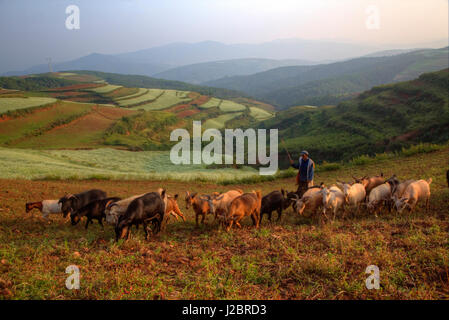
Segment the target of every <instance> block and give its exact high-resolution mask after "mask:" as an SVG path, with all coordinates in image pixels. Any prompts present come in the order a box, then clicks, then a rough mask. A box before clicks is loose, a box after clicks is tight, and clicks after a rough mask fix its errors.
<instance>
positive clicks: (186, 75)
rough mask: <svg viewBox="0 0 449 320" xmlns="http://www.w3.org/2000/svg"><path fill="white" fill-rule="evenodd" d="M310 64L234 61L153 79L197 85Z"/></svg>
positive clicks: (201, 65)
mask: <svg viewBox="0 0 449 320" xmlns="http://www.w3.org/2000/svg"><path fill="white" fill-rule="evenodd" d="M311 64H315V63H312V62H310V61H306V60H273V59H250V58H248V59H234V60H222V61H212V62H204V63H197V64H191V65H187V66H181V67H177V68H173V69H170V70H167V71H163V72H161V73H157V74H155V75H154V77H156V78H161V79H167V80H178V81H184V82H189V83H194V84H199V83H202V82H207V81H213V80H217V79H220V78H223V77H231V76H237V75H250V74H253V73H258V72H263V71H266V70H269V69H274V68H278V67H284V66H295V65H311Z"/></svg>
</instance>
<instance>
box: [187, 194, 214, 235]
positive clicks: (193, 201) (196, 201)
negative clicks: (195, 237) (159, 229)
mask: <svg viewBox="0 0 449 320" xmlns="http://www.w3.org/2000/svg"><path fill="white" fill-rule="evenodd" d="M185 201H186V209H189V208H190V206H192V208H193V211H194V212H195V223H196V226H197V227H198V216H202V219H201V223H202V224H204V219H205V218H206V215H207V214H213V212H214V209H213V205H212V202H210V201H207V200H204V199H201V197H199V196H198V193H196V192H195V193H192V194H190V192H189V191H186V197H185Z"/></svg>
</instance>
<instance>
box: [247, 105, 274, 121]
mask: <svg viewBox="0 0 449 320" xmlns="http://www.w3.org/2000/svg"><path fill="white" fill-rule="evenodd" d="M249 111H250V113H249V114H250V116H251V117H253V118H254V119H256V120H258V121H263V120H267V119H270V118H271V117H273V114H272V113H270V112H268V111H265V110H263V109H261V108H257V107H249Z"/></svg>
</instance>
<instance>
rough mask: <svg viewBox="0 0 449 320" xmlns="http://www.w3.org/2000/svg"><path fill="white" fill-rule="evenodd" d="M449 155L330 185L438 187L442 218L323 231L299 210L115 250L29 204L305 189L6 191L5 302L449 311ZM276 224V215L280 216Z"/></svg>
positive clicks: (371, 170) (374, 167) (324, 176)
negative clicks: (251, 303) (420, 306)
mask: <svg viewBox="0 0 449 320" xmlns="http://www.w3.org/2000/svg"><path fill="white" fill-rule="evenodd" d="M448 163H449V155H448V150H447V149H445V150H442V151H437V152H433V153H429V154H424V155H423V154H418V155H416V156H413V157H408V158H401V159H389V160H385V161H378V162H376V163H370V164H367V165H366V166H356V167H354V168H353V169H351V168H348V167H344V168H343V169H340V170H336V171H329V172H323V173H320V176H319V177H316V181H317V182H320V181H324V182H326V183H328V184H330V183H332V182H334V181H335V180H336V179H337V178H341V179H343V180H349V179H350V177H351V175H352V174H354V175H361V174H362V173H366V174H377V173H378V172H379V171H383V172H384V174H385V175H386V176H387V175H390V174H392V173H396V174H397V175H398V176H399V177H400V178H401V179H407V178H427V177H432V178H433V180H434V182H433V183H432V185H431V190H432V197H431V211H430V212H429V213H426V212H425V211H424V209H422V207H421V208H420V209H419V210H418V211H417V212H415V213H414V214H413V215H403V216H397V215H392V214H384V215H382V216H380V217H379V218H375V217H373V216H369V215H367V214H365V213H364V214H362V215H361V216H359V217H356V218H354V219H347V220H345V221H342V220H341V218H340V219H338V220H337V221H336V222H334V223H327V224H324V225H321V226H320V225H318V223H317V221H316V220H315V219H309V218H305V217H299V216H296V215H295V214H293V212H292V211H291V209H288V210H287V211H286V212H284V215H283V219H282V222H280V223H272V224H270V223H268V222H267V221H266V220H265V219H264V221H263V223H262V227H261V229H260V230H255V229H254V228H253V227H252V225H251V223H250V219H245V220H244V226H243V229H241V230H239V229H233V230H232V231H231V232H229V233H226V232H224V231H222V230H221V229H220V228H218V227H217V226H216V225H215V224H214V223H212V217H208V224H207V225H206V226H204V227H201V228H198V229H197V228H195V224H194V216H193V212H192V211H191V210H185V205H184V203H183V202H182V201H180V207H181V210H182V211H183V212H184V213H186V215H187V222H185V223H183V222H173V221H172V223H170V224H169V225H168V226H167V229H166V231H165V232H164V233H162V234H161V235H160V236H158V237H155V238H154V239H152V240H151V241H145V240H144V238H143V232H142V230H141V229H140V230H138V231H135V229H133V234H132V236H131V239H130V240H128V241H127V242H126V243H118V244H116V243H114V241H113V240H112V239H113V229H112V228H111V227H110V226H105V228H104V230H103V229H102V228H101V227H100V226H99V225H97V224H96V223H94V225H92V226H90V227H89V229H88V230H87V231H86V230H84V227H83V225H82V224H79V225H77V226H75V227H73V226H71V225H70V222H69V221H64V220H63V219H62V217H60V216H55V217H51V220H52V222H51V223H49V224H48V223H45V222H42V221H41V220H40V219H39V218H38V217H37V216H38V215H39V214H37V213H34V215H33V216H31V215H30V214H26V213H25V210H24V204H25V202H27V201H31V200H34V201H37V200H39V199H46V198H51V199H52V198H57V197H59V196H61V195H62V194H64V193H66V192H78V191H81V190H86V189H89V188H102V189H104V190H106V191H107V192H108V194H109V195H117V196H121V197H125V196H129V195H133V194H139V193H142V192H146V191H152V190H155V189H156V188H158V187H160V186H163V187H165V188H167V190H168V191H169V193H170V194H175V193H179V194H180V195H181V196H183V195H184V191H185V190H186V189H189V190H190V191H198V192H205V193H210V192H212V191H215V190H216V191H224V190H227V189H229V188H232V187H236V188H241V189H244V190H245V191H250V190H252V189H259V188H260V189H261V190H262V191H263V193H264V194H266V193H268V192H269V191H272V190H275V189H279V188H281V187H282V188H285V189H288V190H291V189H293V188H294V182H293V180H294V179H293V178H291V179H287V180H278V181H269V182H264V183H263V184H261V185H250V186H248V185H235V186H227V187H224V186H219V185H215V184H210V183H189V184H188V185H186V184H185V183H180V182H174V181H167V182H148V181H138V182H129V181H81V182H80V181H24V180H0V186H1V187H0V299H1V298H6V299H32V298H35V299H153V298H156V299H223V298H226V299H237V298H238V299H448V298H449V243H448V232H449V216H448V199H449V190H448V188H447V184H446V181H445V176H444V175H445V171H446V169H447V167H448ZM274 216H275V217H276V214H274ZM71 264H76V265H78V266H79V267H80V271H81V289H80V290H72V291H70V290H67V289H66V288H65V284H64V283H65V279H66V277H67V274H65V268H66V267H67V266H68V265H71ZM371 264H375V265H377V266H378V267H379V268H380V283H381V289H380V290H368V289H366V287H365V279H366V277H367V275H366V274H365V268H366V267H367V266H368V265H371Z"/></svg>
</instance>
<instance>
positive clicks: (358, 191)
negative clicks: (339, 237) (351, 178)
mask: <svg viewBox="0 0 449 320" xmlns="http://www.w3.org/2000/svg"><path fill="white" fill-rule="evenodd" d="M337 185H338V186H340V188H341V189H343V193H344V195H345V204H347V205H348V206H349V208H351V209H353V208H357V211H356V213H359V211H360V206H361V204H362V203H363V201H364V200H365V197H366V190H365V187H364V186H363V184H361V183H354V184H352V185H351V184H349V183H345V182H339V183H337ZM345 215H346V208H345V213H344V214H343V217H344V216H345Z"/></svg>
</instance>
